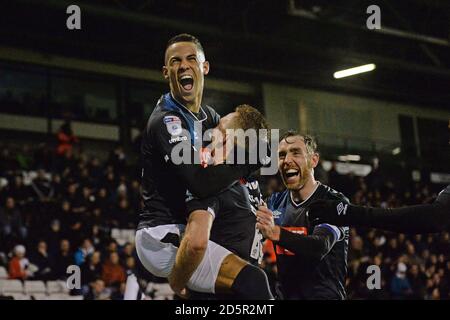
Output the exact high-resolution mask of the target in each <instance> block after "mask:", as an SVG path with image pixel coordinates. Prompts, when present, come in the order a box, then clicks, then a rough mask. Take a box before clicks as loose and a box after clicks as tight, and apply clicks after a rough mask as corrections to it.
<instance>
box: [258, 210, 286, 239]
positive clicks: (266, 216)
mask: <svg viewBox="0 0 450 320" xmlns="http://www.w3.org/2000/svg"><path fill="white" fill-rule="evenodd" d="M256 228H258V230H259V231H261V233H262V235H263V236H264V237H265V238H267V239H269V240H272V241H278V240H280V228H279V227H278V226H276V225H275V222H274V220H273V213H272V211H270V210H269V209H268V208H267V207H266V206H259V207H258V210H257V211H256Z"/></svg>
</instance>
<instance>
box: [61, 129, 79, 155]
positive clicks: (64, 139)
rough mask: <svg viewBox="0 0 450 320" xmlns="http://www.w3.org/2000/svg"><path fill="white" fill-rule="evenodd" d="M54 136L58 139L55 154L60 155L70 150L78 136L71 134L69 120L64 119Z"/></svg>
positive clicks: (76, 141)
mask: <svg viewBox="0 0 450 320" xmlns="http://www.w3.org/2000/svg"><path fill="white" fill-rule="evenodd" d="M56 137H57V139H58V146H57V147H56V154H58V155H60V156H62V155H65V154H67V153H68V152H69V153H70V152H72V148H73V145H74V144H76V143H78V138H77V137H76V136H75V135H74V134H73V131H72V126H71V124H70V121H65V122H64V123H63V124H62V125H61V127H60V128H59V131H58V133H57V135H56Z"/></svg>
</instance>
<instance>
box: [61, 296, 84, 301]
mask: <svg viewBox="0 0 450 320" xmlns="http://www.w3.org/2000/svg"><path fill="white" fill-rule="evenodd" d="M65 300H84V297H83V296H67V298H66V299H65Z"/></svg>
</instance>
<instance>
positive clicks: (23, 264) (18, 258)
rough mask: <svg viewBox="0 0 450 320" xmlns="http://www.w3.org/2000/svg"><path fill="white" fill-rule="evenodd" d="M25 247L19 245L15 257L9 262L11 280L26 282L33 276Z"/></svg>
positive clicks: (15, 250)
mask: <svg viewBox="0 0 450 320" xmlns="http://www.w3.org/2000/svg"><path fill="white" fill-rule="evenodd" d="M25 252H26V250H25V247H24V246H23V245H17V246H15V247H14V257H13V258H12V259H11V260H10V261H9V278H10V279H19V280H25V279H27V278H28V277H29V276H30V275H31V274H30V272H29V270H27V269H28V266H29V265H30V262H29V261H28V259H27V258H25Z"/></svg>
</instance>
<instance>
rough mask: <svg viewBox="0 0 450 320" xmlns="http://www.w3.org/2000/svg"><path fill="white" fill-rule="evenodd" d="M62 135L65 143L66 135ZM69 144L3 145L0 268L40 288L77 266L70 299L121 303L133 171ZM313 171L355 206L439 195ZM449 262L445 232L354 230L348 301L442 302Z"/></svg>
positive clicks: (120, 155)
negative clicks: (377, 278) (122, 235)
mask: <svg viewBox="0 0 450 320" xmlns="http://www.w3.org/2000/svg"><path fill="white" fill-rule="evenodd" d="M66 129H67V128H66ZM64 134H66V135H68V136H69V137H70V135H71V131H70V130H67V131H66V132H65V133H64ZM67 141H69V143H67ZM70 141H72V142H74V143H75V142H76V140H75V139H73V140H71V139H69V140H67V137H63V139H62V140H61V141H60V145H59V146H58V147H57V148H56V150H58V151H59V152H55V148H50V147H49V146H48V145H45V144H43V145H40V146H37V147H33V148H30V147H26V146H24V147H19V148H16V150H12V149H11V148H10V147H6V146H2V148H1V151H0V266H4V267H5V268H6V269H7V270H8V273H9V278H11V279H20V280H28V279H35V280H44V281H46V280H54V279H65V278H66V277H67V273H66V271H67V267H68V266H69V265H78V266H79V267H80V268H81V275H82V278H81V282H82V288H81V289H80V290H78V292H75V293H76V294H83V295H84V296H85V298H86V299H121V298H122V297H123V293H124V287H125V281H126V277H127V274H128V273H130V272H132V271H133V270H134V269H135V268H136V265H137V257H136V255H135V253H134V252H135V250H134V244H132V243H126V244H123V245H119V244H118V243H117V242H116V240H114V239H112V238H111V230H112V229H113V228H121V229H134V228H135V227H136V222H137V218H138V217H137V212H138V211H139V208H140V207H141V199H140V181H139V178H138V177H139V174H138V168H137V167H132V166H129V164H128V163H127V157H126V154H125V152H124V150H123V149H122V148H121V147H120V146H117V147H116V148H115V149H114V150H113V151H112V152H111V153H110V155H109V157H108V159H107V160H106V161H100V160H99V159H98V158H96V157H89V156H88V155H87V154H85V153H83V152H78V151H77V152H75V151H74V149H73V146H72V142H70ZM61 143H65V144H64V146H63V147H61ZM13 149H14V148H13ZM61 150H63V151H61ZM33 173H34V174H33ZM318 174H320V175H321V177H320V179H321V180H322V182H323V183H326V184H328V185H330V186H331V187H333V188H335V189H336V190H339V191H342V192H343V193H344V194H345V195H346V196H347V197H349V198H350V200H351V202H352V203H355V204H363V205H372V206H387V207H397V206H401V205H407V204H413V203H424V202H427V201H430V200H432V198H433V196H435V194H434V193H433V192H432V191H431V190H430V188H429V187H428V186H426V185H423V184H419V183H413V184H403V183H402V186H399V183H397V184H396V183H395V182H393V181H391V180H390V179H387V178H386V177H385V176H383V174H382V171H381V170H380V169H379V168H377V167H376V166H375V167H374V170H373V171H372V173H371V174H370V175H369V176H367V177H365V178H361V177H354V176H352V175H345V176H343V175H340V174H338V173H337V172H336V170H335V168H332V170H331V171H329V172H324V171H321V172H318ZM280 188H282V186H281V185H280V183H279V182H278V181H277V179H276V178H273V179H265V182H264V189H265V193H266V194H269V193H270V192H272V191H274V190H279V189H280ZM449 256H450V237H449V233H448V232H446V233H443V234H437V235H424V236H420V235H416V236H405V235H403V234H393V233H387V232H382V231H375V230H363V229H351V231H350V250H349V259H348V265H349V273H348V275H349V276H348V281H347V289H348V293H349V298H351V299H361V298H364V299H365V298H383V299H386V298H398V299H407V298H416V299H448V298H449V283H450V261H449ZM264 264H265V270H266V271H267V272H268V274H269V278H270V279H272V280H273V281H274V279H275V273H276V267H275V266H274V263H273V261H271V260H270V259H269V258H268V256H267V257H266V259H265V261H264ZM372 264H375V265H377V266H379V267H380V269H381V274H382V283H381V289H380V290H369V289H368V288H367V285H366V279H367V277H368V274H367V272H366V270H367V267H368V266H369V265H372Z"/></svg>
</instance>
